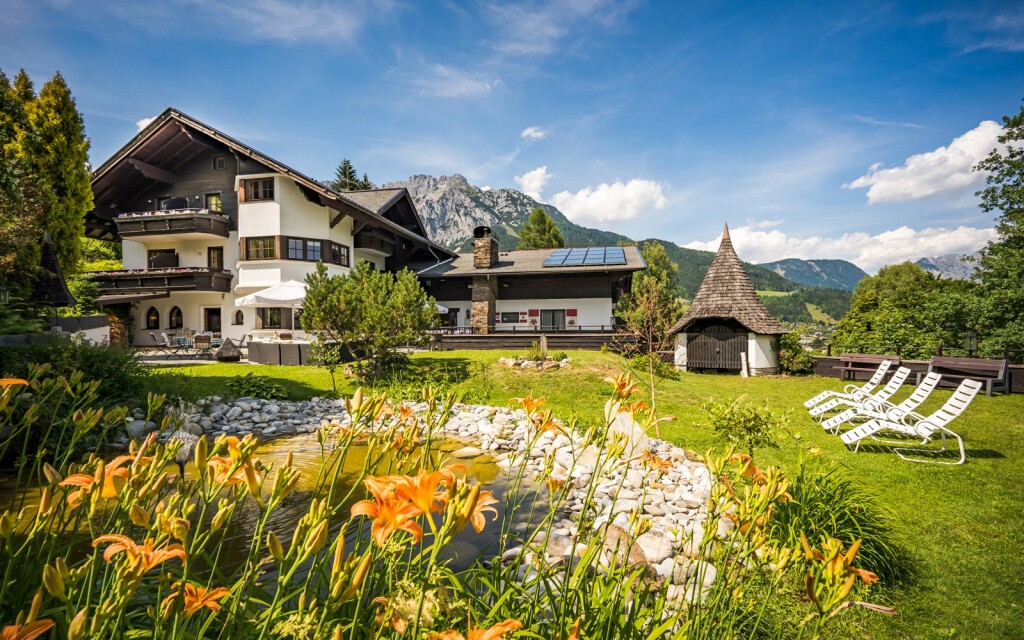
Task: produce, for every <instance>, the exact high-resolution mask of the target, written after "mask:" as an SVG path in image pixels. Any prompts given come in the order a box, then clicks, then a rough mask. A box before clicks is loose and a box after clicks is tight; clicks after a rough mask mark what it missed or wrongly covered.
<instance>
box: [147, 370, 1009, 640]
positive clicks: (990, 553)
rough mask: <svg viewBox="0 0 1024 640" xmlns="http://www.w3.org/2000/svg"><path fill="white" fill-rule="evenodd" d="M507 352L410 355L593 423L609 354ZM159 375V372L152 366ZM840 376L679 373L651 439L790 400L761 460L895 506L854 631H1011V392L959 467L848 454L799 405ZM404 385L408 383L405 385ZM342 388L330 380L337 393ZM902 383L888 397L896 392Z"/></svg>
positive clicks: (683, 435)
mask: <svg viewBox="0 0 1024 640" xmlns="http://www.w3.org/2000/svg"><path fill="white" fill-rule="evenodd" d="M501 355H515V354H514V353H511V352H505V353H503V352H497V351H488V352H469V351H460V352H443V353H423V354H417V355H415V356H414V358H413V361H414V363H415V364H416V366H417V367H420V371H421V373H422V374H423V375H424V376H433V377H434V378H435V379H436V378H437V377H438V376H439V375H441V374H439V373H438V372H443V375H444V376H446V377H448V378H449V379H450V380H452V381H455V382H457V383H458V386H459V387H460V388H461V389H462V390H464V391H465V392H466V393H467V395H468V397H469V399H470V400H472V401H475V402H488V403H491V404H499V405H500V404H506V403H508V401H509V399H510V398H513V397H516V396H521V395H525V394H532V395H534V396H544V397H545V398H547V401H548V405H549V406H550V407H552V408H553V409H554V410H555V411H556V414H557V415H560V416H562V417H570V416H572V415H576V416H578V417H579V418H581V419H582V420H587V421H597V420H598V419H599V416H600V414H601V408H602V406H603V404H604V401H605V399H606V396H607V390H608V385H607V384H606V383H604V382H602V379H603V378H604V377H605V376H607V375H609V374H611V373H613V372H615V371H616V370H617V369H618V368H619V367H620V366H621V362H622V361H621V359H619V358H617V357H616V356H613V355H611V354H602V353H596V352H573V353H571V354H570V355H571V356H572V357H573V360H574V362H573V366H572V367H570V368H568V369H566V370H562V371H548V372H539V371H535V370H519V369H517V370H512V369H508V368H506V367H503V366H500V365H498V364H497V363H496V360H497V358H498V357H499V356H501ZM160 371H167V372H174V373H180V374H184V375H185V378H184V379H183V378H182V377H181V376H162V377H158V381H159V382H162V383H167V384H170V385H171V387H172V388H176V389H178V390H182V391H186V392H189V393H193V394H202V395H209V394H213V393H216V392H218V390H221V389H224V385H223V382H224V381H225V380H227V379H229V378H231V377H233V376H237V375H239V374H244V373H247V372H249V371H257V372H258V373H260V374H262V375H266V376H268V377H271V378H274V379H275V380H276V381H278V382H279V383H281V384H282V385H284V386H285V387H286V388H287V389H288V391H289V393H290V394H291V395H292V397H293V398H304V397H310V396H313V395H322V394H325V393H329V392H330V390H331V383H330V378H329V376H328V375H327V374H326V372H323V371H320V370H317V369H314V368H307V367H269V366H263V367H260V366H255V365H245V364H207V365H196V366H193V367H186V368H162V369H161V370H160ZM158 376H160V373H158ZM841 386H842V383H840V381H839V380H836V379H830V378H819V377H805V378H785V377H768V378H751V379H742V378H739V377H737V376H716V375H698V374H682V376H681V377H680V379H679V380H678V381H665V382H663V383H661V385H659V387H658V396H657V402H658V408H659V412H660V413H662V414H663V415H672V416H676V417H677V418H678V419H677V421H675V422H671V423H668V424H667V425H665V429H664V433H663V435H664V436H665V437H666V438H667V439H669V440H672V441H673V442H676V443H678V444H680V445H681V446H684V447H686V448H688V449H694V450H696V451H700V452H702V451H705V450H706V449H708V448H711V447H717V448H722V447H723V443H722V441H721V440H720V439H719V438H718V437H716V435H715V434H714V433H713V432H711V431H710V430H708V429H702V428H700V427H699V426H697V425H698V424H699V423H700V422H701V420H702V419H703V416H702V411H701V409H700V405H701V404H702V403H703V402H704V401H706V400H708V399H731V398H734V397H736V396H739V395H746V396H748V398H750V399H752V400H757V401H762V400H765V401H767V402H768V404H769V406H770V407H772V408H774V409H776V410H788V409H791V408H793V409H794V412H793V416H792V432H793V434H794V436H797V435H798V436H799V439H797V438H796V437H789V436H787V437H784V438H782V440H781V442H780V447H779V448H778V449H766V450H764V451H760V452H759V453H758V458H759V459H760V460H761V461H762V463H772V464H779V465H782V466H783V467H784V468H788V469H791V468H793V467H794V466H795V465H796V463H797V461H798V460H799V459H800V457H801V456H804V457H806V456H807V455H808V454H807V450H808V448H810V447H816V448H818V449H820V450H821V451H822V454H821V458H822V460H823V461H825V462H827V463H831V464H836V465H840V466H842V467H845V468H846V469H848V470H849V472H850V473H851V474H852V475H853V476H854V477H855V478H857V479H858V480H859V481H860V482H862V483H863V484H864V485H865V486H867V487H869V488H870V489H871V490H872V491H874V492H875V493H876V494H877V495H878V497H879V500H880V502H881V503H882V504H884V505H885V506H887V507H888V508H890V509H891V510H892V512H893V513H894V514H895V516H896V517H895V526H896V531H895V536H896V542H897V543H898V544H900V545H901V546H903V547H905V548H906V549H908V550H909V551H910V552H911V554H912V556H913V559H914V564H915V569H916V574H915V576H914V577H913V578H912V579H911V580H909V581H908V582H907V583H905V584H903V585H901V586H899V587H897V588H895V589H887V590H885V591H884V592H882V593H877V592H876V594H875V596H874V597H875V599H881V600H883V601H886V602H889V603H890V604H893V605H894V606H896V607H897V608H898V609H899V616H898V617H895V618H890V617H885V616H870V617H865V628H866V631H865V633H867V634H868V636H869V637H875V638H961V637H962V638H1019V637H1022V635H1024V632H1022V629H1024V612H1022V609H1024V577H1022V575H1024V562H1022V560H1021V547H1022V543H1024V533H1022V527H1024V517H1022V514H1024V468H1022V465H1021V458H1022V456H1021V454H1022V453H1024V442H1022V438H1024V428H1022V426H1021V424H1022V421H1021V416H1022V415H1024V396H1022V395H1016V396H997V397H994V398H986V397H984V396H980V397H979V398H977V399H976V400H975V402H974V404H972V406H971V407H970V408H969V409H968V410H967V413H966V414H965V415H964V417H963V418H962V419H960V420H958V421H957V423H956V424H955V425H954V426H955V429H956V430H957V431H959V432H960V433H961V435H963V436H964V440H965V442H966V445H967V450H968V461H967V464H965V465H963V466H940V465H923V464H913V463H909V462H904V461H902V460H900V459H899V458H897V457H896V456H895V454H892V453H890V452H888V451H882V450H877V451H869V452H864V451H862V452H861V453H857V454H854V453H851V452H849V451H847V450H846V449H845V448H844V447H843V446H842V443H840V441H839V439H838V438H837V437H835V436H832V435H829V434H827V433H825V432H824V431H823V430H822V428H821V427H820V426H819V425H818V424H817V423H816V422H814V421H813V420H811V419H810V418H809V417H807V415H806V412H804V411H803V408H802V402H803V401H804V400H806V399H807V398H809V397H811V396H813V395H815V394H816V393H817V392H819V391H821V390H822V389H825V388H839V387H841ZM406 388H407V389H408V388H410V387H408V386H406ZM354 389H355V384H354V383H353V382H352V381H351V380H349V379H347V378H342V377H339V391H340V392H342V393H351V392H352V391H353V390H354ZM906 393H909V387H908V389H907V390H906V391H905V392H903V393H902V394H900V395H899V396H897V399H902V397H903V396H904V394H906ZM948 395H949V392H947V391H940V392H936V393H935V394H934V397H933V398H931V399H930V400H929V402H928V403H927V404H926V405H925V406H924V407H923V409H924V411H926V412H927V411H931V410H933V409H934V408H936V407H937V406H938V405H939V404H941V402H942V401H944V400H945V398H946V397H948Z"/></svg>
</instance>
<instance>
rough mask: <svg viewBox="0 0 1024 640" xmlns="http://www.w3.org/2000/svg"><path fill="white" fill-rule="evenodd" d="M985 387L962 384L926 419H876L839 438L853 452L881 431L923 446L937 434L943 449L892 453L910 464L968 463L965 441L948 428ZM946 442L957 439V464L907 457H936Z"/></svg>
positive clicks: (912, 415)
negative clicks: (911, 422)
mask: <svg viewBox="0 0 1024 640" xmlns="http://www.w3.org/2000/svg"><path fill="white" fill-rule="evenodd" d="M981 387H982V383H980V382H978V381H977V380H964V381H963V382H961V383H960V386H959V387H957V388H956V391H954V392H953V395H952V396H950V397H949V400H946V403H945V404H943V405H942V407H940V408H939V409H938V410H937V411H935V412H934V413H932V414H931V415H929V416H927V417H925V416H921V415H920V414H916V413H910V414H908V415H907V416H905V417H904V421H900V422H892V421H890V420H886V419H884V418H874V419H873V420H870V421H868V422H865V423H864V424H862V425H860V426H859V427H854V428H853V429H850V430H849V431H847V432H845V433H843V434H842V435H841V436H839V438H840V439H841V440H842V441H843V444H845V445H846V446H847V447H851V448H852V449H853V450H854V451H858V450H859V449H860V445H861V442H863V441H864V438H868V437H872V438H873V437H874V436H875V434H876V433H879V432H881V431H892V432H895V433H896V434H899V435H902V436H907V437H911V438H921V444H922V445H924V444H928V443H929V442H931V441H932V439H933V438H934V437H935V434H936V433H938V434H939V436H940V437H941V438H942V448H941V449H920V448H918V449H910V448H906V447H896V448H893V451H895V452H896V455H898V456H899V457H900V458H902V459H903V460H907V461H908V462H933V463H936V464H963V463H964V461H965V460H966V459H967V454H966V452H965V451H964V440H963V438H961V437H960V435H959V434H957V433H956V432H954V431H952V430H951V429H950V428H949V427H948V426H947V425H948V424H949V423H950V422H952V421H953V420H955V419H956V418H957V417H959V416H960V414H962V413H963V412H964V410H965V409H967V407H968V405H970V404H971V401H972V400H974V396H976V395H978V391H980V390H981ZM908 419H911V420H916V422H913V424H908V423H907V422H906V420H908ZM947 438H955V439H956V442H957V445H958V447H959V449H960V459H959V460H957V461H956V462H946V461H943V460H929V459H924V458H917V457H910V456H906V455H904V453H910V454H930V455H932V456H934V455H935V454H936V453H942V452H944V451H946V440H947Z"/></svg>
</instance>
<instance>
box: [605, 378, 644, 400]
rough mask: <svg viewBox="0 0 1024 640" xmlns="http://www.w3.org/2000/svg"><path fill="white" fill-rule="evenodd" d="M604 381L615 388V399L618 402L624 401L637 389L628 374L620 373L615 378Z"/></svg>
mask: <svg viewBox="0 0 1024 640" xmlns="http://www.w3.org/2000/svg"><path fill="white" fill-rule="evenodd" d="M604 381H605V382H608V383H610V384H611V385H612V386H613V387H615V397H616V398H618V399H619V400H625V399H626V398H628V397H629V396H631V395H633V394H634V393H635V392H636V391H637V389H638V387H637V384H636V383H635V382H633V377H632V376H631V375H629V374H628V373H620V374H619V375H617V376H615V377H609V378H605V379H604Z"/></svg>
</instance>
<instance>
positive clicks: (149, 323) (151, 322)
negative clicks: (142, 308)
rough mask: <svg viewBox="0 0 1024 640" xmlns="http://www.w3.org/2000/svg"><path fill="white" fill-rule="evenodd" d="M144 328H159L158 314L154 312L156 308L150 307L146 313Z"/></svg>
mask: <svg viewBox="0 0 1024 640" xmlns="http://www.w3.org/2000/svg"><path fill="white" fill-rule="evenodd" d="M146 328H147V329H159V328H160V312H159V311H157V310H156V307H150V308H149V311H147V312H146Z"/></svg>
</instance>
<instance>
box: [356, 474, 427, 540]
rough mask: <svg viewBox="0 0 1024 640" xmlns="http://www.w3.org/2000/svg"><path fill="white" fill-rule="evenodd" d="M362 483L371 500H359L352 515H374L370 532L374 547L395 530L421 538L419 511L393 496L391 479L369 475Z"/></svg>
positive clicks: (414, 506) (393, 488)
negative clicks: (417, 517)
mask: <svg viewBox="0 0 1024 640" xmlns="http://www.w3.org/2000/svg"><path fill="white" fill-rule="evenodd" d="M363 484H365V485H366V488H367V489H369V491H370V493H371V494H372V495H373V498H374V499H373V500H360V501H359V502H357V503H355V504H354V505H352V517H353V518H354V517H356V516H367V517H369V518H373V524H372V525H371V527H370V533H371V535H372V536H373V541H374V542H375V543H377V546H384V541H385V540H387V539H388V538H389V537H390V536H391V534H393V533H395V532H396V531H408V532H409V533H411V534H412V536H413V538H415V539H416V541H417V542H419V541H420V540H422V539H423V527H421V526H420V525H419V523H417V522H416V521H415V518H416V516H419V515H420V514H421V513H422V511H420V509H419V507H417V506H416V505H414V504H412V503H410V502H408V501H406V500H404V499H402V498H399V497H398V496H396V495H395V485H394V480H389V479H388V478H375V477H373V476H370V477H368V478H366V479H365V480H363Z"/></svg>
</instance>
